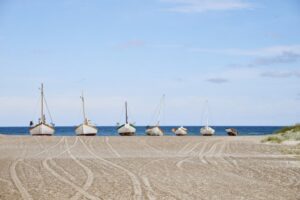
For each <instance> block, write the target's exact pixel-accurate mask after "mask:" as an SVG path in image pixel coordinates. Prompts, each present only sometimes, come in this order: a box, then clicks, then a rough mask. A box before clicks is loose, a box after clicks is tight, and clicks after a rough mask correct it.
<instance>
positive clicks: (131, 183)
mask: <svg viewBox="0 0 300 200" xmlns="http://www.w3.org/2000/svg"><path fill="white" fill-rule="evenodd" d="M262 138H263V136H238V137H227V136H217V137H203V136H188V137H172V136H164V137H146V136H138V137H118V136H97V137H75V136H53V137H39V136H36V137H31V136H6V135H0V199H1V200H2V199H72V200H77V199H137V200H139V199H150V200H152V199H222V200H223V199H225V200H227V199H228V200H234V199H255V200H257V199H270V200H271V199H272V200H273V199H276V200H278V199H282V200H289V199H290V200H296V199H300V158H299V156H298V157H297V155H291V154H285V153H283V151H282V150H284V149H285V148H289V146H287V145H286V146H285V145H271V144H263V143H261V142H260V141H261V140H262Z"/></svg>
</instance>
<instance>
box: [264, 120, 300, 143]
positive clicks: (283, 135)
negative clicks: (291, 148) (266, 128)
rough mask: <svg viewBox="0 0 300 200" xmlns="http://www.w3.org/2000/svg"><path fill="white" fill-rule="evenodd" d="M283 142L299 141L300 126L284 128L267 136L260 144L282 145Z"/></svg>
mask: <svg viewBox="0 0 300 200" xmlns="http://www.w3.org/2000/svg"><path fill="white" fill-rule="evenodd" d="M284 141H300V124H296V125H294V126H288V127H284V128H282V129H279V130H277V131H275V132H274V135H271V136H268V137H266V138H264V139H263V140H262V142H271V143H282V142H284Z"/></svg>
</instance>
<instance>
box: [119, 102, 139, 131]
mask: <svg viewBox="0 0 300 200" xmlns="http://www.w3.org/2000/svg"><path fill="white" fill-rule="evenodd" d="M117 130H118V133H119V135H121V136H133V135H135V132H136V128H135V126H134V125H133V124H130V123H129V122H128V113H127V102H125V124H123V125H121V126H119V127H118V128H117Z"/></svg>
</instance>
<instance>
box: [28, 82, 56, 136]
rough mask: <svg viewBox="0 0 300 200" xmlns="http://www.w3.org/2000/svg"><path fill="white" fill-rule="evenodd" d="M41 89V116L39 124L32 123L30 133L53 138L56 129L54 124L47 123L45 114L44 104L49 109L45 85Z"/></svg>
mask: <svg viewBox="0 0 300 200" xmlns="http://www.w3.org/2000/svg"><path fill="white" fill-rule="evenodd" d="M40 89H41V116H40V118H39V120H38V123H37V124H34V123H33V121H31V122H30V127H29V132H30V134H31V135H42V136H51V135H53V134H54V132H55V129H54V124H53V123H51V124H47V123H46V116H45V114H44V103H46V107H47V102H46V101H45V96H44V85H43V84H42V85H41V88H40ZM50 118H51V115H50ZM51 121H52V120H51Z"/></svg>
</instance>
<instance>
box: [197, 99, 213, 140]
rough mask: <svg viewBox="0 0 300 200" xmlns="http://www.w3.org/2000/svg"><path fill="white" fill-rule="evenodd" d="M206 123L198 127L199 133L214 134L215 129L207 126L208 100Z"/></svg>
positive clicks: (204, 134)
mask: <svg viewBox="0 0 300 200" xmlns="http://www.w3.org/2000/svg"><path fill="white" fill-rule="evenodd" d="M206 109H207V112H206V125H205V126H204V127H202V128H201V129H200V133H201V135H203V136H213V135H214V134H215V130H214V129H213V128H211V127H209V126H208V102H207V101H206Z"/></svg>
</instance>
